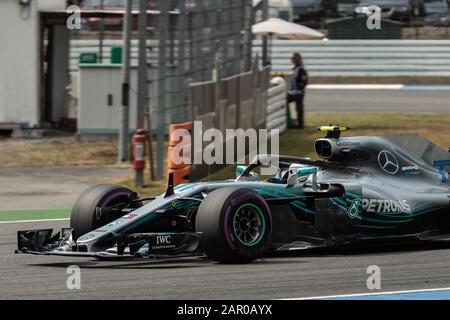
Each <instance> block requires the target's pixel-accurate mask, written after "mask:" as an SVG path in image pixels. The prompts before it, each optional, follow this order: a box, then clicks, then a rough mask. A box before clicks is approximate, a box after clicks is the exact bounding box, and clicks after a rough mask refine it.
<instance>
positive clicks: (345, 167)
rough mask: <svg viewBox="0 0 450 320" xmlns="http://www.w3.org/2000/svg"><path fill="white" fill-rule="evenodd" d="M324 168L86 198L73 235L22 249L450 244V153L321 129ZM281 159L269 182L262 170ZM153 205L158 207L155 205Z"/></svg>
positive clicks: (310, 165) (38, 240) (263, 249)
mask: <svg viewBox="0 0 450 320" xmlns="http://www.w3.org/2000/svg"><path fill="white" fill-rule="evenodd" d="M319 129H320V130H321V131H324V132H326V137H325V138H320V139H318V140H317V141H316V142H315V144H314V148H315V151H316V153H317V155H318V156H319V157H320V158H321V160H312V159H310V158H302V157H290V156H282V155H258V156H256V157H255V159H254V160H253V161H252V162H251V163H250V165H249V166H247V167H243V166H238V167H237V170H236V173H237V178H236V179H232V180H228V181H220V182H208V183H206V182H194V183H186V184H181V185H178V186H176V187H174V186H173V177H172V176H171V175H169V179H168V180H169V181H168V187H167V190H166V192H165V193H164V194H162V195H160V196H156V197H149V198H139V197H138V195H137V193H135V192H133V191H132V190H129V189H128V188H125V187H121V186H117V185H104V184H103V185H96V186H93V187H91V188H89V189H87V190H86V191H85V192H84V193H82V194H81V195H80V196H79V198H78V200H77V201H76V203H75V205H74V207H73V209H72V213H71V218H70V228H67V229H63V230H61V232H60V233H57V234H56V235H53V236H52V232H53V231H52V229H43V230H28V231H19V232H18V250H17V251H16V252H22V253H34V254H51V255H60V256H88V257H95V258H99V259H108V258H111V259H117V258H121V259H124V258H148V257H155V256H172V255H194V254H197V255H198V254H200V255H201V254H206V255H207V256H208V257H210V258H212V259H214V260H216V261H219V262H223V263H243V262H249V261H251V260H254V259H256V258H257V257H260V256H262V255H264V254H265V253H267V252H271V251H278V250H295V249H304V248H311V247H323V246H335V245H341V244H353V243H366V242H370V243H373V242H383V243H384V242H392V241H396V240H401V239H403V240H405V239H416V240H449V239H450V235H449V233H450V207H449V205H450V204H449V201H450V189H449V184H448V174H447V171H446V169H447V166H449V165H450V154H449V153H448V152H447V151H445V150H443V149H441V148H439V147H438V146H436V145H434V144H433V143H431V142H429V141H427V140H425V139H422V138H420V137H418V136H415V135H410V134H407V135H399V136H385V137H381V136H361V137H341V133H342V132H343V131H345V130H347V129H348V128H345V127H341V126H326V127H320V128H319ZM274 163H276V167H277V173H276V174H275V175H274V176H272V177H270V178H268V179H264V180H263V179H262V178H261V177H260V175H259V174H258V173H256V170H257V169H258V168H263V167H265V166H270V165H273V164H274ZM146 201H150V202H149V203H147V204H144V202H146Z"/></svg>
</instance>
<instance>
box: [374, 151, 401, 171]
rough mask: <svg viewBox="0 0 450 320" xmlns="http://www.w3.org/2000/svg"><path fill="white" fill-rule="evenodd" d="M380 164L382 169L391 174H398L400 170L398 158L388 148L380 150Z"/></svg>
mask: <svg viewBox="0 0 450 320" xmlns="http://www.w3.org/2000/svg"><path fill="white" fill-rule="evenodd" d="M378 164H379V165H380V167H381V169H383V170H384V171H385V172H387V173H389V174H396V173H397V171H398V161H397V158H396V157H395V156H394V155H393V154H392V152H389V151H387V150H383V151H380V153H379V154H378Z"/></svg>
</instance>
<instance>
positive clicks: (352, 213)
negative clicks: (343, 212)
mask: <svg viewBox="0 0 450 320" xmlns="http://www.w3.org/2000/svg"><path fill="white" fill-rule="evenodd" d="M360 205H361V200H360V199H356V200H353V201H352V204H351V205H350V207H349V208H348V210H347V214H348V216H349V217H350V218H352V219H354V218H356V217H358V215H359V208H360Z"/></svg>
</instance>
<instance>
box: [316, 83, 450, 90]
mask: <svg viewBox="0 0 450 320" xmlns="http://www.w3.org/2000/svg"><path fill="white" fill-rule="evenodd" d="M308 89H334V90H355V89H360V90H450V85H405V84H310V85H308Z"/></svg>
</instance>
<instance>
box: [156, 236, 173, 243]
mask: <svg viewBox="0 0 450 320" xmlns="http://www.w3.org/2000/svg"><path fill="white" fill-rule="evenodd" d="M171 241H172V236H171V235H163V236H157V237H156V244H170V242H171Z"/></svg>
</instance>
